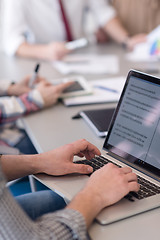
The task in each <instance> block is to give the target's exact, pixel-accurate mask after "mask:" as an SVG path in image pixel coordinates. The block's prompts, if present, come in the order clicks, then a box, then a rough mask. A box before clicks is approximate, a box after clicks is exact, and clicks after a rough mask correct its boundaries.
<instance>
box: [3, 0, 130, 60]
mask: <svg viewBox="0 0 160 240" xmlns="http://www.w3.org/2000/svg"><path fill="white" fill-rule="evenodd" d="M2 8H3V18H2V30H3V47H4V50H5V52H6V53H7V54H9V55H18V56H22V57H28V58H39V59H45V60H50V61H53V60H57V59H61V58H63V57H64V56H65V55H66V54H68V53H69V50H68V49H67V48H66V45H65V43H66V42H68V41H72V40H75V39H79V38H81V37H83V36H84V31H83V29H84V26H83V22H84V21H83V19H84V11H85V9H86V8H89V9H90V10H91V11H92V13H93V16H94V19H95V21H96V22H97V28H100V29H101V30H102V31H98V32H97V33H96V35H97V38H98V40H99V41H104V40H105V34H103V32H104V33H107V34H108V35H109V37H111V38H112V39H114V40H115V41H116V42H118V43H120V44H121V43H123V42H124V41H125V40H126V38H127V36H128V34H127V32H126V30H125V29H124V28H123V26H122V25H121V23H120V21H119V19H118V18H117V16H116V11H115V10H114V8H113V7H112V6H111V5H110V4H109V3H108V1H106V0H45V1H44V0H39V1H36V0H28V1H26V0H14V1H13V0H3V5H2ZM84 24H85V23H84ZM103 37H104V38H103Z"/></svg>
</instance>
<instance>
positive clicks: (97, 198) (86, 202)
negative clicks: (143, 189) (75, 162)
mask: <svg viewBox="0 0 160 240" xmlns="http://www.w3.org/2000/svg"><path fill="white" fill-rule="evenodd" d="M138 190H139V184H138V183H137V176H136V174H135V173H133V172H132V169H131V168H128V167H124V168H118V167H117V166H115V165H114V164H112V163H108V164H106V165H105V166H103V167H101V168H100V169H98V170H97V171H95V172H94V173H93V174H91V176H90V178H89V180H88V182H87V184H86V186H85V188H84V189H83V190H82V191H81V192H80V193H79V194H78V195H77V197H76V198H75V201H76V202H77V199H78V198H81V201H78V202H77V203H76V204H75V205H74V202H75V201H73V202H72V203H71V204H70V205H69V207H71V208H73V209H77V210H78V211H80V212H81V213H82V214H83V216H86V215H87V217H88V222H87V224H89V223H90V222H91V220H92V219H93V218H94V217H95V216H96V215H97V214H98V213H99V212H100V211H101V210H102V209H103V208H105V207H107V206H110V205H112V204H114V203H116V202H118V201H119V200H120V199H122V198H123V197H124V196H126V195H127V194H128V193H129V192H138ZM91 209H92V210H91ZM93 209H94V211H93Z"/></svg>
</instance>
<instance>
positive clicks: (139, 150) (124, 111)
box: [77, 70, 160, 224]
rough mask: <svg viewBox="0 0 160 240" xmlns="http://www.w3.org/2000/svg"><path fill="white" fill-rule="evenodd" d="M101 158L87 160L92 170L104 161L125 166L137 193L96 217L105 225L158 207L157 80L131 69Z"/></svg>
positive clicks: (159, 115)
mask: <svg viewBox="0 0 160 240" xmlns="http://www.w3.org/2000/svg"><path fill="white" fill-rule="evenodd" d="M103 150H104V155H102V156H100V157H95V159H92V160H91V161H88V160H82V161H78V162H77V163H84V164H89V165H91V166H92V167H93V168H94V170H95V171H96V170H97V169H99V168H100V167H103V165H105V164H107V163H108V162H112V163H114V164H116V165H117V166H119V167H124V166H129V167H131V168H132V169H133V172H135V173H136V174H137V176H138V182H139V183H140V191H139V192H138V193H134V192H133V193H129V194H128V195H127V196H125V197H124V198H123V199H122V200H121V201H119V202H118V203H116V204H114V205H112V206H110V207H107V208H105V209H103V210H102V211H101V213H100V214H99V215H98V216H97V217H96V219H97V221H98V222H99V223H100V224H109V223H112V222H115V221H118V220H121V219H124V218H128V217H131V216H133V215H136V214H139V213H142V212H145V211H148V210H151V209H154V208H157V207H159V206H160V79H159V78H156V77H153V76H150V75H147V74H144V73H141V72H137V71H134V70H131V71H130V72H129V74H128V76H127V80H126V83H125V86H124V89H123V91H122V94H121V97H120V100H119V103H118V105H117V108H116V110H115V113H114V115H113V118H112V120H111V124H110V127H109V131H108V135H107V137H106V139H105V142H104V146H103Z"/></svg>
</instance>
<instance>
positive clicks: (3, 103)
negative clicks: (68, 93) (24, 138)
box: [0, 76, 72, 153]
mask: <svg viewBox="0 0 160 240" xmlns="http://www.w3.org/2000/svg"><path fill="white" fill-rule="evenodd" d="M29 81H30V77H29V76H27V77H26V78H24V79H23V80H22V81H20V82H17V83H13V82H11V81H7V80H1V85H0V129H1V133H2V129H3V128H4V127H5V126H6V123H13V122H15V120H16V119H18V118H19V117H21V116H23V115H24V114H29V113H31V112H35V111H38V110H41V109H42V108H44V107H49V106H51V105H53V104H55V103H56V102H57V99H58V98H59V96H60V94H61V93H62V92H63V90H64V89H65V88H67V87H68V86H70V85H71V84H72V83H71V82H68V83H62V84H59V85H56V86H55V85H52V84H50V83H49V82H47V81H46V80H45V79H44V78H41V77H37V80H36V81H37V85H36V87H35V88H34V89H31V88H30V87H29ZM7 127H8V125H7ZM4 146H5V149H4ZM6 146H7V143H5V142H4V141H0V152H1V153H4V151H6V150H7V147H6ZM8 150H9V149H8Z"/></svg>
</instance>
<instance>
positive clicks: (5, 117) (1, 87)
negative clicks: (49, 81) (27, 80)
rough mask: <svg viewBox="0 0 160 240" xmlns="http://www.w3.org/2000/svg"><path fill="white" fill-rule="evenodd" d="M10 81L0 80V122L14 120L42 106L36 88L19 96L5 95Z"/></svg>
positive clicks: (40, 97)
mask: <svg viewBox="0 0 160 240" xmlns="http://www.w3.org/2000/svg"><path fill="white" fill-rule="evenodd" d="M9 84H10V82H8V81H6V80H4V81H1V82H0V96H1V97H0V124H3V123H7V122H12V121H15V120H16V119H17V118H19V117H21V116H23V115H24V114H28V113H31V112H34V111H37V110H39V109H41V108H43V106H44V101H43V98H42V96H41V94H40V92H39V91H38V90H36V89H34V90H32V91H30V92H29V93H26V94H23V95H21V96H19V97H15V96H11V97H9V96H6V92H7V89H8V86H9Z"/></svg>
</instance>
